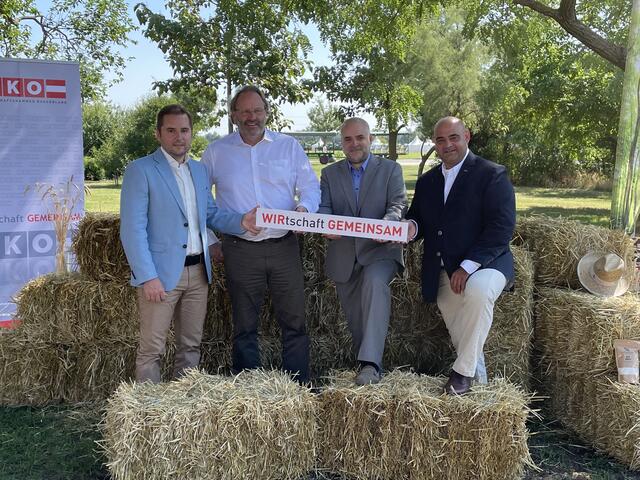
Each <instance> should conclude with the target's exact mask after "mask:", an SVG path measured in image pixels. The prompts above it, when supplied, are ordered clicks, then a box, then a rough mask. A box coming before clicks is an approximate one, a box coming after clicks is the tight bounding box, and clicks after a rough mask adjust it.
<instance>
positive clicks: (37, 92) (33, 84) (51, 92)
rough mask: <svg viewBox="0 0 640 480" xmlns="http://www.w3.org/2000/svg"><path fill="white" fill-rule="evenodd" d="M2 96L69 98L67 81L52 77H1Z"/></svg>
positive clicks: (0, 90)
mask: <svg viewBox="0 0 640 480" xmlns="http://www.w3.org/2000/svg"><path fill="white" fill-rule="evenodd" d="M0 97H23V98H25V97H26V98H62V99H66V98H67V82H66V81H65V80H57V79H50V78H17V77H0Z"/></svg>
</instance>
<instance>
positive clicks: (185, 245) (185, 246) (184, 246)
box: [182, 243, 440, 255]
mask: <svg viewBox="0 0 640 480" xmlns="http://www.w3.org/2000/svg"><path fill="white" fill-rule="evenodd" d="M182 248H187V244H186V243H185V244H184V245H182ZM438 255H440V254H439V253H438Z"/></svg>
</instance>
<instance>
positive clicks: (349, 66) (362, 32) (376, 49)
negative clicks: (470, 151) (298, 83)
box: [314, 0, 434, 158]
mask: <svg viewBox="0 0 640 480" xmlns="http://www.w3.org/2000/svg"><path fill="white" fill-rule="evenodd" d="M330 3H331V13H330V14H329V15H327V16H326V17H325V18H322V19H321V20H320V22H319V27H320V32H321V36H322V38H323V39H324V40H325V41H327V42H328V43H329V45H330V49H331V57H332V60H333V66H329V67H320V68H317V69H316V70H315V72H314V88H315V89H317V90H320V91H324V92H325V93H326V95H327V97H328V98H329V100H340V101H342V102H345V103H347V104H349V105H351V107H350V108H347V109H346V113H348V114H353V113H354V112H357V111H366V112H370V113H372V114H373V115H374V116H375V117H376V120H377V123H378V126H379V127H382V126H386V128H387V129H388V131H389V132H390V134H391V139H390V140H391V141H390V156H391V157H392V158H395V156H394V155H395V148H396V135H397V132H398V131H399V130H400V128H402V127H403V126H404V125H405V124H407V123H408V122H409V120H410V118H411V116H412V115H413V114H415V113H417V112H418V110H419V108H420V105H421V103H422V96H421V94H420V92H419V91H417V90H416V89H415V88H414V86H413V85H412V84H411V83H410V82H409V71H410V64H409V62H408V60H407V58H408V51H409V48H410V46H411V44H412V42H413V37H414V34H415V31H416V27H417V24H418V22H419V20H420V18H422V16H423V15H424V14H425V13H426V11H427V10H430V9H431V8H432V5H433V4H434V3H432V2H429V1H425V0H411V1H398V0H366V1H364V2H347V1H345V0H334V1H333V2H330Z"/></svg>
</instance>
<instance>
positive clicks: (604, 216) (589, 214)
mask: <svg viewBox="0 0 640 480" xmlns="http://www.w3.org/2000/svg"><path fill="white" fill-rule="evenodd" d="M609 213H610V212H609V210H608V209H606V208H580V209H575V208H562V207H560V206H553V207H529V208H526V209H523V210H518V215H520V216H523V217H528V216H530V215H547V216H549V217H562V218H566V219H570V220H576V221H578V222H580V223H585V224H588V225H598V226H600V227H607V228H608V227H609V222H610V219H609Z"/></svg>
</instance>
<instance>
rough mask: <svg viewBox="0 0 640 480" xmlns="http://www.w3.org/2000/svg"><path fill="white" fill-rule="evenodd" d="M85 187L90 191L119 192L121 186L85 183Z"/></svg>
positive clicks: (110, 183)
mask: <svg viewBox="0 0 640 480" xmlns="http://www.w3.org/2000/svg"><path fill="white" fill-rule="evenodd" d="M86 185H87V187H89V189H90V190H120V187H121V186H122V184H121V183H118V184H116V183H115V182H108V183H106V182H100V183H92V182H87V183H86Z"/></svg>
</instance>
